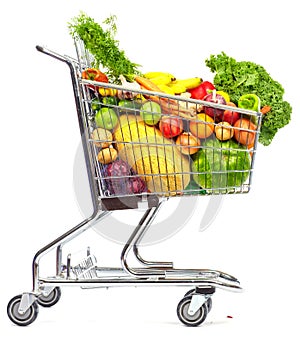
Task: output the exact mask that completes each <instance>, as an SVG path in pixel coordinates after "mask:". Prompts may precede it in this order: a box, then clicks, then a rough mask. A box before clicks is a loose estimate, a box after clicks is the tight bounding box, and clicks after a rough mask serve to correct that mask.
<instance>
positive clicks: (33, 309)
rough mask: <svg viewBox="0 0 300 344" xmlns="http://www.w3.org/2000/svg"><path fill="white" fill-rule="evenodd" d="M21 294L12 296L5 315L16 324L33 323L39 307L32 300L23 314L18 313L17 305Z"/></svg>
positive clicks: (25, 324)
mask: <svg viewBox="0 0 300 344" xmlns="http://www.w3.org/2000/svg"><path fill="white" fill-rule="evenodd" d="M21 299H22V295H17V296H15V297H14V298H12V299H11V300H10V301H9V303H8V305H7V315H8V317H9V319H10V320H11V321H12V322H13V323H14V324H16V325H19V326H27V325H30V324H31V323H33V322H34V321H35V319H36V317H37V316H38V313H39V308H38V305H37V303H36V302H34V303H33V304H32V305H31V306H30V307H29V308H28V309H27V311H26V312H25V313H24V314H21V313H19V306H20V303H21Z"/></svg>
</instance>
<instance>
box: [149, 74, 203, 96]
mask: <svg viewBox="0 0 300 344" xmlns="http://www.w3.org/2000/svg"><path fill="white" fill-rule="evenodd" d="M144 77H145V78H147V79H149V80H151V81H152V82H153V83H154V84H155V85H157V86H158V87H159V88H160V89H161V90H162V91H163V92H165V93H167V94H171V95H178V94H181V93H185V92H186V91H187V90H189V89H192V88H195V87H197V86H199V85H200V84H201V82H202V79H201V78H199V77H194V78H189V79H176V77H175V76H174V75H173V74H171V73H166V72H148V73H145V74H144Z"/></svg>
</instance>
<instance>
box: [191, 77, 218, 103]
mask: <svg viewBox="0 0 300 344" xmlns="http://www.w3.org/2000/svg"><path fill="white" fill-rule="evenodd" d="M214 89H215V86H214V85H213V84H212V83H211V82H209V81H203V82H202V83H201V84H200V85H199V86H197V87H195V88H192V89H191V90H188V92H189V93H190V94H191V98H193V99H200V100H202V99H203V98H204V97H205V96H206V95H207V94H208V91H209V90H211V91H212V90H214Z"/></svg>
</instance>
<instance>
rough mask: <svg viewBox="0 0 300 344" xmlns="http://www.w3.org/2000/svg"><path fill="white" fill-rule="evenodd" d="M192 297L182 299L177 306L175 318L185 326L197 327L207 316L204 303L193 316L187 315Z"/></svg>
mask: <svg viewBox="0 0 300 344" xmlns="http://www.w3.org/2000/svg"><path fill="white" fill-rule="evenodd" d="M191 300H192V296H191V295H189V296H186V297H184V298H183V299H182V300H181V301H180V302H179V303H178V306H177V316H178V319H179V320H180V321H181V322H182V323H183V324H185V325H187V326H199V325H200V324H202V323H203V322H204V321H205V319H206V317H207V314H208V310H207V305H206V302H205V303H204V304H203V305H202V306H201V307H200V309H199V310H198V311H197V312H196V313H195V314H194V315H190V314H189V313H188V310H189V307H190V304H191Z"/></svg>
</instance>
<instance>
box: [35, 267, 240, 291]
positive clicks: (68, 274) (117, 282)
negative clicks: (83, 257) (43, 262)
mask: <svg viewBox="0 0 300 344" xmlns="http://www.w3.org/2000/svg"><path fill="white" fill-rule="evenodd" d="M131 271H132V272H131V273H130V272H128V271H126V270H125V269H123V268H113V267H98V266H93V267H92V268H89V269H87V270H85V271H82V270H81V269H79V270H78V268H77V267H71V268H70V270H67V271H66V269H65V270H64V271H62V273H61V274H60V275H59V276H55V277H48V278H40V279H39V283H40V284H41V285H44V286H46V285H47V286H51V285H52V286H54V285H55V286H62V285H77V286H79V287H81V288H83V289H88V288H102V287H104V288H107V287H115V286H157V285H158V284H161V285H174V286H180V285H181V286H203V287H207V286H211V287H216V288H221V289H227V290H230V291H237V292H240V291H242V288H241V286H240V282H239V281H238V280H237V279H236V278H235V277H233V276H231V275H229V274H227V273H224V272H222V271H218V270H210V269H175V268H169V269H163V268H154V267H146V268H140V267H139V268H132V269H131Z"/></svg>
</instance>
